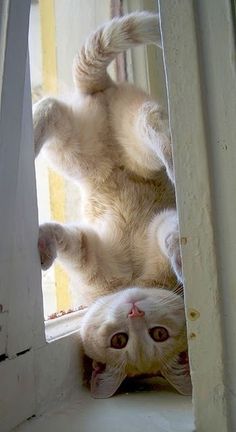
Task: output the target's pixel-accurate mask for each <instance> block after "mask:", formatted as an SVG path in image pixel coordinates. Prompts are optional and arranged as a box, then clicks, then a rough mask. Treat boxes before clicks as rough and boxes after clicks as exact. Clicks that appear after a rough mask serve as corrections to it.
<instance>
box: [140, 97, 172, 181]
mask: <svg viewBox="0 0 236 432" xmlns="http://www.w3.org/2000/svg"><path fill="white" fill-rule="evenodd" d="M135 127H136V130H137V131H139V136H140V138H141V141H142V145H143V146H144V148H145V147H146V151H147V153H148V155H149V160H150V168H151V169H153V164H154V163H155V165H156V166H155V168H156V169H158V168H159V169H160V168H161V167H163V166H164V167H165V168H166V172H167V174H168V176H169V178H170V179H171V181H172V182H174V169H173V159H172V146H171V136H170V130H169V121H168V117H167V115H166V113H165V112H164V110H163V109H162V108H161V107H160V106H159V105H158V104H157V103H156V102H154V101H147V102H145V103H143V104H142V105H141V107H140V108H139V110H138V116H137V120H136V125H135ZM154 161H155V162H154ZM158 162H159V164H158ZM158 165H159V166H158Z"/></svg>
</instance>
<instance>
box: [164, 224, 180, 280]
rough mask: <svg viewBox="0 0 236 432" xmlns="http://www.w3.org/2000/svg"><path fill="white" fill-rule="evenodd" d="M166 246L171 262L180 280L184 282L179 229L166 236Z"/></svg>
mask: <svg viewBox="0 0 236 432" xmlns="http://www.w3.org/2000/svg"><path fill="white" fill-rule="evenodd" d="M165 246H166V250H167V254H168V256H169V259H170V262H171V266H172V268H173V270H174V272H175V274H176V276H177V278H178V280H179V282H181V283H183V271H182V259H181V252H180V243H179V232H178V231H173V232H171V233H170V234H169V235H168V236H167V237H166V239H165Z"/></svg>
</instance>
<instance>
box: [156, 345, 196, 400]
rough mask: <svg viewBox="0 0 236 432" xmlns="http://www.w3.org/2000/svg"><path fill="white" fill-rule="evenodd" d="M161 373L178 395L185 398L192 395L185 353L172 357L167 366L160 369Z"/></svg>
mask: <svg viewBox="0 0 236 432" xmlns="http://www.w3.org/2000/svg"><path fill="white" fill-rule="evenodd" d="M161 373H162V375H163V376H164V377H165V379H166V380H167V381H168V382H169V383H170V384H171V385H172V386H173V387H174V388H175V389H176V390H177V391H178V392H179V393H181V394H183V395H186V396H187V395H191V394H192V382H191V377H190V370H189V361H188V353H187V351H184V352H181V353H179V354H177V355H176V356H174V357H173V358H172V359H171V360H170V362H168V364H166V365H164V366H163V367H162V368H161Z"/></svg>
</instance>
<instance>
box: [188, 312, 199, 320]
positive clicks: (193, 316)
mask: <svg viewBox="0 0 236 432" xmlns="http://www.w3.org/2000/svg"><path fill="white" fill-rule="evenodd" d="M199 317H200V312H198V310H196V309H189V311H188V318H189V319H190V320H191V321H195V320H197V319H198V318H199Z"/></svg>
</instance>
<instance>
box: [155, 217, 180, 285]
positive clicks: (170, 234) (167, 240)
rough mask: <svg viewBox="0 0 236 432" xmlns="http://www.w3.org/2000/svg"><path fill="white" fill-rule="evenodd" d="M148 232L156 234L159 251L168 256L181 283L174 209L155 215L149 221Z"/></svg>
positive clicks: (177, 227)
mask: <svg viewBox="0 0 236 432" xmlns="http://www.w3.org/2000/svg"><path fill="white" fill-rule="evenodd" d="M150 232H151V233H152V235H155V236H156V238H157V241H158V245H159V247H160V250H161V252H162V253H163V254H164V255H165V256H166V257H167V258H168V260H169V262H170V264H171V267H172V269H173V271H174V272H175V274H176V276H177V278H178V280H179V282H181V283H183V273H182V260H181V251H180V240H179V226H178V217H177V212H176V210H165V211H163V212H161V213H160V214H159V215H157V216H156V217H155V218H154V219H153V221H152V223H151V227H150Z"/></svg>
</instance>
